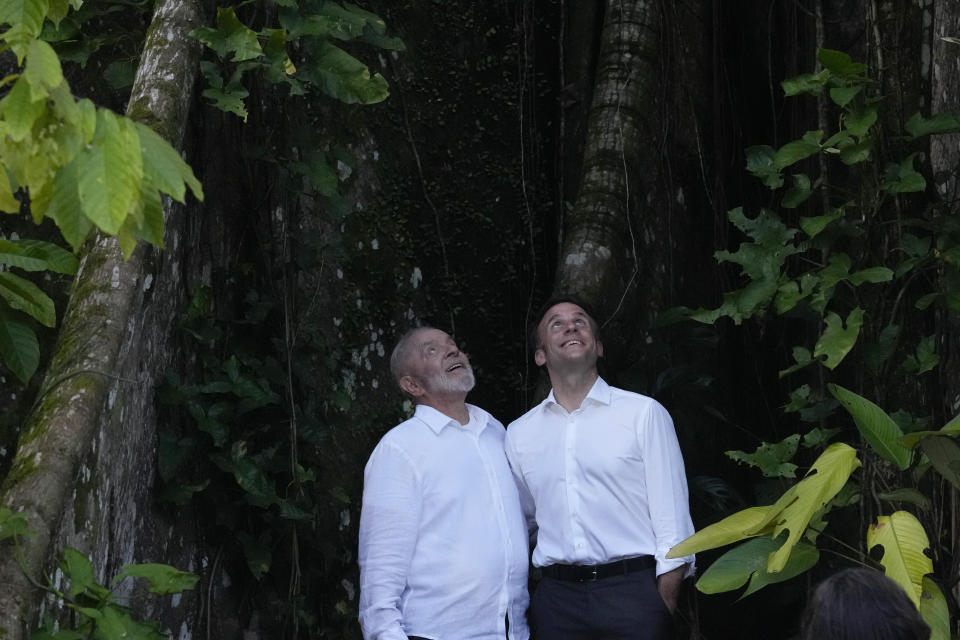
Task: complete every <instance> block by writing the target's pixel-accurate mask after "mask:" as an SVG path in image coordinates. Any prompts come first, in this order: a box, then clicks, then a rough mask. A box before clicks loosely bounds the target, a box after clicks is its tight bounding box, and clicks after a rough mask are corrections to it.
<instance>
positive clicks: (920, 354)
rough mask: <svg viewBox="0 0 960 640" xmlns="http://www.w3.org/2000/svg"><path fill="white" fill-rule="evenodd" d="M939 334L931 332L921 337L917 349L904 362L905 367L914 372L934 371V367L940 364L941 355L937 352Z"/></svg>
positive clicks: (918, 373)
mask: <svg viewBox="0 0 960 640" xmlns="http://www.w3.org/2000/svg"><path fill="white" fill-rule="evenodd" d="M936 339H937V336H936V335H935V334H930V335H929V336H924V337H923V338H920V342H919V343H918V344H917V349H916V351H915V352H914V353H912V354H910V355H908V356H907V357H906V359H905V360H904V362H903V368H904V369H905V370H906V371H907V372H909V373H912V374H915V375H918V376H919V375H922V374H924V373H927V372H928V371H932V370H933V368H934V367H936V366H937V365H938V364H940V355H939V354H937V343H936Z"/></svg>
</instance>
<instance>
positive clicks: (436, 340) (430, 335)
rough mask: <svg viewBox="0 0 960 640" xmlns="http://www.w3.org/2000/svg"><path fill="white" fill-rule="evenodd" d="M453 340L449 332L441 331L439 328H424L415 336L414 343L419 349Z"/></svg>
mask: <svg viewBox="0 0 960 640" xmlns="http://www.w3.org/2000/svg"><path fill="white" fill-rule="evenodd" d="M452 341H453V338H451V337H450V335H449V334H447V332H445V331H440V330H439V329H422V330H420V331H418V332H417V334H416V335H414V336H413V344H415V345H416V347H417V348H418V349H424V348H426V347H429V346H431V345H434V344H444V343H447V342H452Z"/></svg>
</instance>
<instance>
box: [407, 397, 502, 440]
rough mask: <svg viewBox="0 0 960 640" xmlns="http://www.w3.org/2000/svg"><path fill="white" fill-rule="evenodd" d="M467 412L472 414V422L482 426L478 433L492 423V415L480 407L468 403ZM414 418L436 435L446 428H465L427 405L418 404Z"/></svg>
mask: <svg viewBox="0 0 960 640" xmlns="http://www.w3.org/2000/svg"><path fill="white" fill-rule="evenodd" d="M467 412H468V413H469V414H470V421H471V422H476V423H477V424H479V425H482V426H480V427H479V428H478V429H477V431H478V432H479V431H483V430H484V429H485V428H486V426H487V424H488V423H489V422H490V420H489V419H490V414H489V413H487V412H486V411H484V410H483V409H481V408H480V407H477V406H475V405H472V404H469V403H467ZM413 416H414V417H415V418H418V419H419V420H421V421H422V422H424V423H426V425H427V426H428V427H430V430H431V431H433V432H434V433H436V434H439V433H440V432H441V431H443V429H444V427H447V426H451V425H452V426H456V427H463V426H464V425H462V424H460V423H459V422H457V421H456V420H454V419H453V418H451V417H450V416H448V415H447V414H445V413H441V412H440V411H437V410H436V409H434V408H433V407H428V406H427V405H425V404H418V405H417V408H416V410H415V411H414V412H413Z"/></svg>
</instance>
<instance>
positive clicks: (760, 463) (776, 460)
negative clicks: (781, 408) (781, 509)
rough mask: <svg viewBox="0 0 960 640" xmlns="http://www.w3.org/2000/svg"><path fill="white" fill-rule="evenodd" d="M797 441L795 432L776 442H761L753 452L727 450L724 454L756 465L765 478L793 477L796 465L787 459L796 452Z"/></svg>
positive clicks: (797, 434)
mask: <svg viewBox="0 0 960 640" xmlns="http://www.w3.org/2000/svg"><path fill="white" fill-rule="evenodd" d="M799 442H800V434H799V433H795V434H793V435H790V436H787V437H786V438H784V439H783V440H781V441H780V442H777V443H773V444H771V443H768V442H764V443H761V444H760V446H759V447H757V448H756V450H755V451H754V452H753V453H745V452H743V451H727V452H726V454H725V455H726V456H727V457H728V458H730V459H731V460H736V461H737V462H743V463H746V464H747V465H749V466H751V467H757V468H758V469H760V471H762V472H763V475H764V477H766V478H775V477H780V478H794V477H796V474H795V472H796V470H797V465H795V464H793V463H791V462H788V461H789V460H791V459H792V458H793V456H794V454H796V452H797V444H798V443H799Z"/></svg>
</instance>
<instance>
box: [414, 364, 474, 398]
mask: <svg viewBox="0 0 960 640" xmlns="http://www.w3.org/2000/svg"><path fill="white" fill-rule="evenodd" d="M476 384H477V380H476V378H475V377H474V375H473V367H471V366H470V365H468V364H467V365H464V367H463V369H462V370H461V369H457V370H456V371H454V372H453V375H447V374H446V373H439V374H437V375H435V376H433V377H431V378H428V379H426V380H424V381H423V386H424V387H426V389H427V391H429V392H430V393H467V392H469V391H471V390H472V389H473V387H474V385H476Z"/></svg>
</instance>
